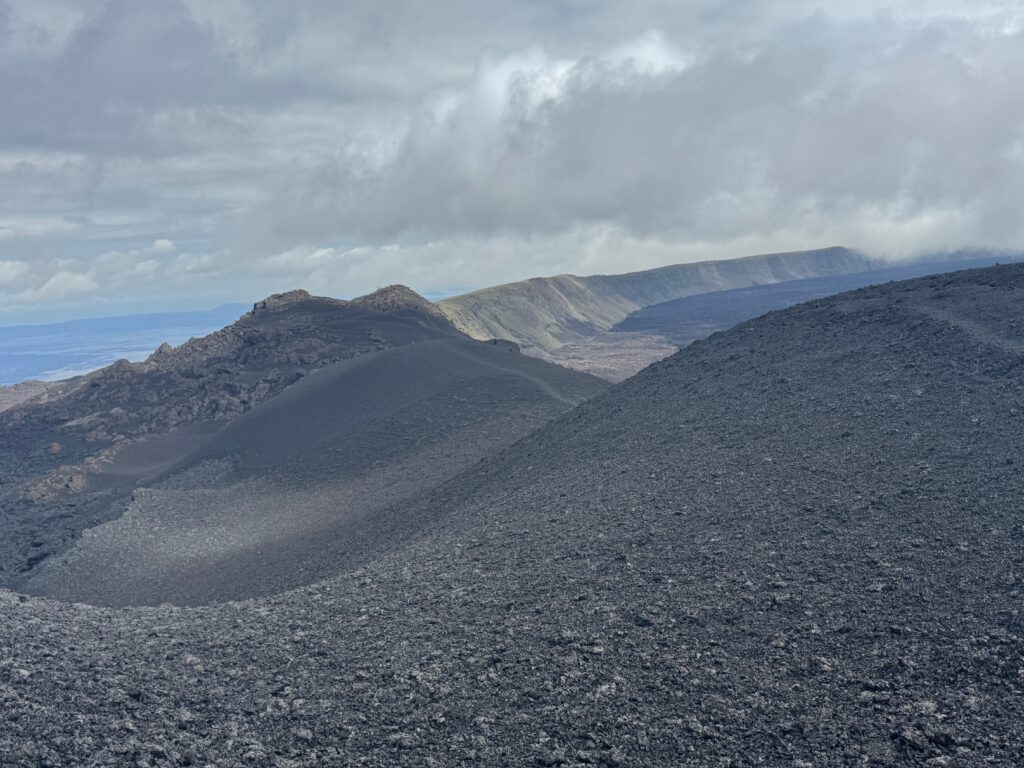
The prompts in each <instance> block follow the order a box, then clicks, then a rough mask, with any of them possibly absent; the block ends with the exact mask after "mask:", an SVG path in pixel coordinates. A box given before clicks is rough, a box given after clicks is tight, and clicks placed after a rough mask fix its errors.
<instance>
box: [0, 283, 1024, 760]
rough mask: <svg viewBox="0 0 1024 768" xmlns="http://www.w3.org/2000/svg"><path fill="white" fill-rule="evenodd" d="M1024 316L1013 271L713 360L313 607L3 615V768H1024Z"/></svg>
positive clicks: (593, 426) (923, 292)
mask: <svg viewBox="0 0 1024 768" xmlns="http://www.w3.org/2000/svg"><path fill="white" fill-rule="evenodd" d="M1022 306H1024V267H1020V266H1011V267H996V268H991V269H986V270H977V271H969V272H961V273H955V274H951V275H942V276H938V277H932V278H924V279H918V280H914V281H910V282H906V283H896V284H891V285H886V286H879V287H874V288H868V289H863V290H860V291H856V292H853V293H849V294H845V295H842V296H838V297H833V298H829V299H824V300H821V301H817V302H813V303H810V304H805V305H801V306H798V307H794V308H791V309H788V310H784V311H781V312H778V313H773V314H770V315H767V316H765V317H763V318H760V319H758V320H755V321H751V322H748V323H745V324H743V325H741V326H739V327H737V328H734V329H732V330H730V331H728V332H725V333H721V334H716V335H714V336H712V337H710V338H709V339H706V340H704V341H700V342H697V343H695V344H693V345H691V346H690V347H688V348H687V349H686V350H684V351H683V352H681V353H679V354H677V355H675V356H673V357H672V358H670V359H668V360H666V361H664V362H662V363H659V364H657V365H655V366H653V367H652V368H650V369H648V370H646V371H644V372H642V373H641V374H639V375H637V376H636V377H634V378H633V379H631V380H629V381H627V382H626V383H624V384H623V385H621V386H619V387H615V388H613V389H612V390H610V391H609V392H608V393H606V394H605V395H602V396H599V397H597V398H595V399H594V400H592V401H590V402H588V403H585V404H584V405H582V406H581V407H579V408H577V409H575V410H574V411H572V412H570V413H568V414H566V415H565V416H563V417H562V418H560V419H558V420H557V421H555V422H553V423H552V424H550V425H549V426H547V427H545V428H544V429H542V430H541V431H540V432H538V433H535V434H534V435H532V436H530V437H529V438H528V439H525V440H523V441H520V442H519V443H517V444H515V445H514V446H512V447H511V448H510V449H509V450H508V451H506V452H505V453H504V454H502V455H501V456H499V457H496V458H493V459H489V460H487V461H485V462H483V463H481V464H479V465H477V466H476V467H474V468H472V469H471V470H469V471H467V472H466V473H464V474H462V475H461V476H459V477H458V478H455V479H453V480H452V481H451V482H449V483H447V484H445V485H444V486H442V487H441V488H439V489H437V490H436V491H435V492H433V493H431V494H428V495H426V496H423V497H420V498H418V499H417V500H415V501H414V502H413V503H409V504H405V505H404V512H405V514H406V515H409V516H412V519H415V520H417V521H418V523H417V525H418V528H419V531H418V533H417V534H416V535H415V537H413V538H412V539H405V540H399V543H398V544H397V545H396V546H395V548H394V549H392V550H391V551H386V550H383V551H380V552H377V553H376V554H375V555H374V556H373V557H372V558H370V559H368V560H367V561H365V562H364V563H363V564H362V565H361V566H360V567H359V568H358V569H357V570H354V571H351V572H348V573H344V574H342V575H340V576H338V577H336V578H333V579H330V580H328V581H325V582H322V583H319V584H315V585H310V586H309V587H306V588H304V589H300V590H295V591H292V592H288V593H284V594H281V595H278V596H275V597H271V598H265V599H260V600H256V601H252V602H248V603H242V604H226V605H220V606H212V607H207V608H203V609H194V610H174V609H169V608H157V609H146V610H136V611H109V610H100V609H91V608H86V607H76V606H66V605H60V604H55V603H52V602H47V601H42V600H36V599H19V598H17V597H15V596H13V595H12V596H8V597H6V598H0V647H3V648H4V649H5V650H4V654H3V655H4V661H3V666H2V667H0V674H2V675H4V676H5V677H4V678H3V680H4V687H3V688H0V691H2V695H3V697H4V699H3V701H4V708H5V710H6V712H8V713H9V717H10V715H11V714H13V718H10V719H9V721H8V723H7V724H6V726H5V728H4V729H3V730H0V757H2V758H3V759H2V760H0V762H3V761H6V762H8V763H11V764H14V765H21V764H38V763H39V762H41V761H43V760H49V761H50V762H65V763H75V762H85V761H90V762H91V763H92V764H95V765H117V764H123V762H124V761H125V760H126V759H134V757H133V755H139V754H143V753H145V754H148V755H159V757H158V758H154V761H155V760H163V761H165V762H186V761H193V762H199V763H200V764H201V763H203V762H214V763H216V764H219V765H229V766H233V765H244V764H245V762H246V761H249V762H256V763H259V762H261V761H262V762H267V763H270V762H272V761H274V760H277V761H279V762H280V761H290V762H292V763H293V764H300V765H301V764H303V763H307V764H309V763H312V764H315V763H318V762H319V763H325V762H326V763H339V764H345V763H347V762H352V763H354V764H357V763H362V764H366V765H408V766H413V765H416V766H421V765H426V764H431V763H433V764H437V765H459V764H481V765H529V764H534V765H589V764H596V765H602V764H603V765H623V766H650V765H678V764H686V765H708V766H722V765H772V766H795V765H815V766H830V765H878V766H888V765H922V766H924V765H958V766H983V765H1001V766H1011V765H1020V764H1024V730H1022V728H1021V725H1020V724H1021V722H1024V696H1022V683H1021V675H1020V670H1021V668H1024V624H1022V614H1021V602H1020V598H1021V573H1024V548H1022V546H1021V541H1022V538H1024V528H1022V525H1024V523H1022V519H1021V511H1020V499H1021V498H1022V497H1024V478H1022V473H1021V472H1020V471H1019V464H1020V461H1021V455H1022V451H1021V449H1022V447H1024V446H1022V437H1021V435H1022V430H1021V426H1022V423H1021V420H1022V419H1024V339H1022V327H1024V326H1022V324H1024V315H1022V309H1021V308H1022ZM84 670H88V672H87V673H86V672H84ZM127 721H130V722H131V729H130V730H128V731H127V733H129V734H130V735H127V736H126V735H125V734H126V729H125V728H124V727H123V724H124V723H125V722H127Z"/></svg>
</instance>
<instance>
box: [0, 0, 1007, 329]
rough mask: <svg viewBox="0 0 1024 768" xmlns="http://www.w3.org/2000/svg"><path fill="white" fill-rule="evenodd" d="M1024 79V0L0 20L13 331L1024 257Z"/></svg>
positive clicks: (259, 3)
mask: <svg viewBox="0 0 1024 768" xmlns="http://www.w3.org/2000/svg"><path fill="white" fill-rule="evenodd" d="M1021 71H1024V12H1022V11H1021V8H1020V4H1019V3H1016V2H1010V0H977V2H971V3H968V2H966V1H965V0H858V2H853V1H852V0H837V1H836V2H831V3H828V4H827V5H823V4H822V3H820V0H787V1H786V2H781V1H779V2H760V1H758V2H755V1H754V0H737V2H732V3H722V2H720V0H693V2H687V3H677V2H668V1H667V0H645V1H644V2H637V3H628V4H626V3H618V2H612V1H611V0H588V1H587V2H585V3H584V2H575V1H572V2H555V3H552V2H534V1H533V0H528V1H527V2H519V3H508V2H504V1H503V0H438V2H435V3H429V4H425V3H422V2H419V0H391V1H390V2H388V3H380V2H376V1H375V0H350V1H349V2H345V3H338V2H335V1H334V0H306V1H305V2H303V4H302V9H301V12H296V10H295V9H294V8H293V7H292V6H289V5H286V4H281V3H280V2H276V1H274V0H224V2H218V3H208V2H198V0H166V2H148V3H142V2H138V1H137V0H0V94H3V96H2V99H3V103H2V104H0V243H2V246H3V253H2V255H0V259H2V260H3V261H2V262H0V263H18V264H23V265H25V266H24V267H19V268H17V271H16V272H15V271H11V270H14V268H11V267H3V268H0V269H3V270H8V271H7V272H0V275H6V277H2V276H0V313H3V318H2V321H4V322H8V321H14V320H16V318H15V317H14V316H15V315H19V313H21V314H24V311H25V310H24V308H25V307H26V302H27V301H28V300H29V299H31V303H33V304H34V305H35V306H37V307H42V308H44V309H45V307H53V308H57V307H61V308H63V309H61V310H60V311H62V312H64V311H67V312H70V311H71V310H70V309H68V308H69V307H75V308H76V309H75V311H81V312H83V313H89V312H91V311H92V310H91V309H90V307H91V306H93V305H94V303H95V302H100V301H104V302H114V303H117V302H121V303H122V304H124V306H128V305H129V304H130V305H131V307H132V308H133V309H140V310H141V309H146V308H148V307H150V306H153V305H154V304H155V303H158V302H159V301H166V302H167V305H173V306H184V305H185V304H186V303H189V302H192V303H195V302H204V303H206V302H211V301H223V300H235V299H245V300H249V299H252V298H255V297H257V296H259V295H260V294H261V293H265V292H270V291H273V290H278V289H281V288H283V287H288V285H293V286H297V285H302V286H304V287H307V288H309V289H311V290H314V291H319V292H323V293H335V294H337V295H352V294H353V293H356V292H360V291H362V290H364V289H367V288H369V289H372V288H373V287H375V286H376V284H380V283H384V282H396V281H401V282H407V283H411V284H413V285H414V286H416V287H418V288H420V289H423V290H430V289H437V290H442V291H445V290H450V289H453V288H455V287H466V288H468V287H476V286H479V285H483V284H487V283H493V282H496V281H499V280H506V279H516V278H521V277H526V276H529V275H531V274H541V273H550V272H565V271H571V272H578V273H585V272H588V271H593V270H600V271H606V272H612V271H624V270H628V269H634V268H639V267H642V266H654V265H656V264H658V263H667V262H668V261H684V260H693V259H698V258H718V257H725V256H741V255H746V254H747V253H750V252H753V251H758V250H771V249H791V248H799V247H812V246H815V245H822V244H832V243H843V244H847V245H850V246H853V247H859V248H863V249H867V250H871V251H874V252H877V253H879V254H883V255H885V254H889V255H902V254H907V253H915V252H919V251H922V250H928V249H933V248H942V247H957V246H967V245H989V246H994V247H1020V246H1021V244H1022V242H1024V221H1022V220H1021V218H1020V216H1019V212H1018V211H1019V207H1020V201H1021V200H1024V96H1022V95H1021V93H1020V89H1019V84H1018V83H1017V80H1018V79H1019V77H1018V73H1019V72H1021ZM74 276H77V278H75V277H74ZM51 280H54V281H55V282H54V283H53V284H52V285H50V287H49V288H48V289H47V286H48V285H49V284H50V281H51ZM90 285H92V286H93V287H91V288H89V287H88V286H90ZM26 297H28V298H26ZM190 305H192V304H190ZM119 306H120V304H119ZM44 309H41V310H40V311H41V312H42V311H44ZM54 311H55V312H56V309H55V310H54ZM19 316H20V315H19ZM12 318H13V319H12Z"/></svg>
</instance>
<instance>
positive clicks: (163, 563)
mask: <svg viewBox="0 0 1024 768" xmlns="http://www.w3.org/2000/svg"><path fill="white" fill-rule="evenodd" d="M606 387H607V384H606V383H605V382H603V381H601V380H599V379H596V378H594V377H591V376H587V375H584V374H580V373H577V372H574V371H570V370H567V369H564V368H560V367H558V366H556V365H553V364H551V363H546V362H543V361H541V360H537V359H535V358H531V357H526V356H524V355H521V354H519V351H518V349H517V348H516V347H515V345H513V344H511V343H508V342H493V343H484V342H478V341H472V340H470V339H454V338H452V339H438V340H434V341H426V342H422V343H419V344H411V345H407V346H403V347H398V348H395V349H392V350H387V351H384V352H379V353H376V354H371V355H363V356H360V357H357V358H354V359H352V360H347V361H343V362H341V363H337V364H335V365H332V366H329V367H327V368H323V369H320V370H318V371H317V372H316V373H315V374H313V375H310V376H308V377H307V378H305V379H304V380H303V381H301V382H299V383H297V384H295V385H293V386H291V387H289V388H288V389H286V390H285V391H284V392H282V393H281V394H280V395H278V396H277V397H275V398H272V399H270V400H268V401H267V402H265V403H263V404H261V405H259V406H257V407H256V408H254V409H253V410H251V411H249V412H248V413H246V414H244V415H242V416H240V417H239V418H237V419H235V420H234V421H232V422H231V423H230V424H228V425H227V426H225V427H224V428H222V429H221V430H220V431H218V432H217V433H215V434H214V435H212V436H211V437H210V438H208V439H207V440H206V442H205V443H203V444H202V445H201V447H199V448H198V449H196V450H195V451H193V452H192V453H191V454H190V455H189V456H188V457H187V458H186V459H184V460H183V461H181V462H179V463H178V464H177V465H176V466H175V467H174V468H173V469H171V470H170V471H168V472H166V473H165V474H164V475H162V476H160V477H158V478H156V479H155V480H154V482H151V483H148V484H147V485H146V487H142V488H137V489H136V490H135V492H134V495H133V499H132V502H131V503H130V504H129V505H128V507H127V511H126V513H125V514H124V515H123V516H121V517H119V518H118V519H117V520H114V521H112V522H109V523H107V524H105V525H101V526H99V527H96V528H93V529H91V530H88V531H86V532H85V534H84V535H83V537H82V539H81V541H79V542H78V543H77V544H76V546H75V547H74V548H73V549H72V550H71V551H70V552H68V553H67V554H66V555H65V556H64V557H61V558H56V559H53V560H51V561H49V562H46V563H44V564H43V565H42V566H41V567H39V568H37V569H36V571H35V572H34V573H33V574H32V575H31V577H30V578H29V579H28V580H26V581H22V582H18V585H17V586H18V587H19V588H21V589H23V590H24V591H27V592H30V593H33V594H41V595H47V596H51V597H58V598H61V599H64V600H69V601H75V602H89V603H94V604H104V605H125V604H132V605H138V604H150V605H155V604H159V603H164V602H172V603H176V604H185V603H189V604H194V603H205V602H212V601H217V600H221V601H222V600H228V599H240V598H245V597H253V596H255V595H258V594H267V593H272V592H279V591H281V590H283V589H286V588H290V587H297V586H302V585H304V584H308V583H310V582H311V581H315V580H319V579H323V578H325V577H326V576H328V575H330V574H333V573H336V572H338V571H339V570H343V569H346V568H347V569H349V570H351V568H352V567H354V563H357V562H363V561H365V560H366V559H367V558H369V557H370V556H371V555H372V554H373V553H374V552H376V551H378V550H380V549H381V548H385V549H394V548H395V547H396V546H397V545H398V544H399V542H400V541H403V540H406V539H407V538H408V537H409V536H410V535H411V534H412V533H413V532H414V531H415V530H416V526H415V525H414V523H413V521H412V519H411V518H395V517H394V516H390V517H389V516H388V515H386V514H385V510H387V509H388V508H389V507H394V506H395V505H397V504H399V503H400V502H402V501H403V500H408V499H409V498H411V497H412V496H414V495H415V494H420V493H423V492H425V491H427V490H429V489H430V488H433V487H435V486H438V485H440V484H442V483H443V482H444V481H445V480H447V479H449V478H451V477H453V476H455V475H457V474H458V473H459V472H460V471H462V470H464V469H466V468H467V467H469V466H470V465H472V464H473V463H474V462H476V461H478V460H480V459H482V458H484V457H486V456H488V455H491V454H493V453H494V452H496V451H499V450H500V449H501V448H503V447H505V446H507V445H509V444H510V443H512V442H514V441H515V440H517V439H518V438H520V437H523V436H524V435H526V434H527V433H528V432H530V431H532V430H534V429H537V428H538V427H540V426H542V425H543V424H544V423H546V422H547V421H550V420H551V419H552V418H554V417H556V416H558V415H559V414H561V413H563V412H565V411H567V410H570V409H571V408H573V407H574V406H576V405H578V404H579V403H580V402H582V401H584V400H586V399H588V398H590V397H592V396H594V395H596V394H598V393H599V392H601V391H603V390H604V389H605V388H606Z"/></svg>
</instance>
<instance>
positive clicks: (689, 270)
mask: <svg viewBox="0 0 1024 768" xmlns="http://www.w3.org/2000/svg"><path fill="white" fill-rule="evenodd" d="M874 263H875V262H873V261H872V260H870V259H868V258H867V257H866V256H863V255H862V254H860V253H857V252H856V251H853V250H850V249H848V248H843V247H838V246H834V247H830V248H823V249H818V250H811V251H793V252H786V253H773V254H763V255H755V256H747V257H743V258H739V259H727V260H721V261H703V262H695V263H691V264H675V265H669V266H665V267H658V268H655V269H650V270H645V271H642V272H633V273H626V274H621V275H593V276H588V277H579V276H576V275H557V276H554V277H546V278H531V279H529V280H524V281H520V282H517V283H507V284H504V285H499V286H493V287H490V288H483V289H480V290H478V291H472V292H470V293H467V294H463V295H461V296H455V297H452V298H448V299H442V300H441V301H439V302H438V306H439V307H440V308H441V310H442V311H443V312H444V313H445V314H446V315H447V316H448V318H449V319H450V320H451V321H452V322H453V323H454V324H455V326H456V327H458V328H459V329H460V330H462V331H463V332H464V333H466V334H467V335H469V336H471V337H473V338H478V339H482V338H506V339H509V340H511V341H515V342H516V343H518V344H520V345H521V346H522V347H523V349H524V351H527V352H534V351H535V352H537V353H539V354H542V355H543V353H545V352H551V351H553V350H554V349H557V348H558V347H559V346H562V345H563V344H566V343H568V342H571V341H578V340H580V339H585V338H587V337H589V336H592V335H594V334H595V333H598V332H601V331H608V330H610V329H611V328H612V327H613V326H614V325H616V324H617V323H619V322H621V321H622V320H624V319H625V318H626V317H627V316H628V315H629V314H630V313H631V312H633V311H635V310H637V309H640V308H641V307H643V306H647V305H650V304H657V303H660V302H664V301H668V300H670V299H675V298H680V297H681V296H686V295H690V294H692V293H701V292H705V291H709V290H721V289H723V288H725V287H740V286H745V285H750V284H753V283H757V282H777V281H780V280H789V279H795V278H797V277H810V276H817V275H823V274H842V273H846V272H855V271H864V270H867V269H869V268H870V267H871V266H872V265H873V264H874Z"/></svg>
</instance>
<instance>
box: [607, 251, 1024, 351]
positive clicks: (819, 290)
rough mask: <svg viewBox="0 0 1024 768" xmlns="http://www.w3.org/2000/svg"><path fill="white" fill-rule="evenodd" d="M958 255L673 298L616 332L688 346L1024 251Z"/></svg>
mask: <svg viewBox="0 0 1024 768" xmlns="http://www.w3.org/2000/svg"><path fill="white" fill-rule="evenodd" d="M955 256H957V257H956V258H948V259H946V260H943V261H923V262H914V263H912V264H904V265H900V266H894V267H888V268H885V269H872V270H870V271H867V272H855V273H851V274H846V275H827V276H824V277H812V278H807V279H804V280H788V281H784V282H779V283H771V284H769V285H752V286H749V287H746V288H733V289H732V290H728V291H715V292H712V293H702V294H698V295H694V296H686V297H684V298H682V299H673V300H672V301H666V302H662V303H660V304H652V305H651V306H648V307H644V308H643V309H639V310H637V311H636V312H633V313H632V314H630V315H629V317H627V318H626V319H625V320H623V321H622V322H621V323H618V324H617V325H616V326H615V327H614V328H613V329H612V330H614V331H616V333H615V334H613V335H612V336H613V337H614V336H617V335H619V334H620V333H622V334H647V335H652V334H653V335H656V336H660V337H663V338H664V339H666V341H670V342H671V343H673V344H675V345H676V346H679V347H683V346H686V345H687V344H690V343H692V342H694V341H697V340H698V339H703V338H705V337H707V336H710V335H711V334H712V333H715V332H716V331H724V330H726V329H727V328H731V327H732V326H734V325H736V324H737V323H741V322H743V321H744V320H751V319H753V318H755V317H758V316H760V315H763V314H765V313H767V312H772V311H775V310H780V309H785V308H786V307H791V306H793V305H794V304H800V303H802V302H805V301H811V300H812V299H820V298H823V297H825V296H832V295H834V294H837V293H842V292H844V291H851V290H854V289H856V288H863V287H866V286H869V285H880V284H882V283H888V282H892V281H894V280H910V279H912V278H915V277H924V276H925V275H934V274H941V273H946V272H954V271H956V270H961V269H978V268H982V267H989V266H993V265H995V264H1000V263H1002V264H1006V263H1008V262H1016V261H1020V260H1022V259H1024V254H1021V253H999V254H992V253H989V254H985V253H982V252H978V253H964V254H956V255H955ZM624 343H625V342H624Z"/></svg>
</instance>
